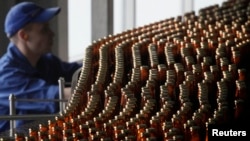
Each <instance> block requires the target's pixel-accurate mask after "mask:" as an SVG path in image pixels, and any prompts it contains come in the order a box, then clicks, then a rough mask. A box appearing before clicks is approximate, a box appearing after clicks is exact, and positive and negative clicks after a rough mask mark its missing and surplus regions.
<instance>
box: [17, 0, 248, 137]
mask: <svg viewBox="0 0 250 141" xmlns="http://www.w3.org/2000/svg"><path fill="white" fill-rule="evenodd" d="M249 10H250V3H249V2H248V1H247V0H229V1H226V2H224V3H223V4H222V6H221V7H219V6H218V5H212V6H209V7H205V8H203V9H200V11H199V14H198V15H195V13H194V12H190V13H186V14H185V15H184V17H183V18H182V17H180V16H178V17H176V18H169V19H165V20H162V21H159V22H155V23H151V24H149V25H145V26H142V27H138V28H135V29H131V30H127V31H124V32H122V33H120V34H117V35H112V36H107V37H104V38H102V39H99V40H97V41H94V42H93V43H92V45H90V46H89V47H88V48H87V49H86V55H85V59H84V67H83V69H82V71H81V74H80V76H79V80H78V83H77V85H76V87H75V88H74V92H73V95H72V98H71V99H70V101H69V103H68V105H67V107H66V110H65V111H64V112H63V113H61V114H60V115H59V116H56V117H55V119H52V120H49V121H48V123H46V124H40V125H39V126H38V128H36V129H33V128H30V129H29V134H27V135H23V134H16V140H25V136H26V140H33V139H44V140H45V139H50V140H93V141H94V140H114V141H116V140H117V141H118V140H138V141H139V140H181V141H183V140H185V141H190V140H191V141H196V140H201V141H202V140H205V139H206V136H207V126H208V125H209V124H224V123H230V122H240V121H245V120H246V119H247V118H246V109H247V103H248V102H249V101H248V96H247V93H248V89H247V85H248V84H247V70H248V68H247V66H246V65H247V61H246V60H247V59H246V58H247V55H248V54H249V53H250V51H249V45H250V40H249V35H250V28H249V25H250V24H249V21H248V20H249V19H248V18H249V17H250V15H249V14H250V11H249Z"/></svg>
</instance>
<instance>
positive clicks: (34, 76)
mask: <svg viewBox="0 0 250 141" xmlns="http://www.w3.org/2000/svg"><path fill="white" fill-rule="evenodd" d="M81 66H82V64H79V63H76V62H75V63H67V62H63V61H61V60H60V59H59V58H57V57H56V56H54V55H52V54H51V53H48V54H45V55H43V56H42V57H41V58H40V60H39V61H38V64H37V67H36V68H35V67H32V66H31V64H30V63H29V61H28V60H27V59H26V57H25V56H24V55H23V54H22V53H21V52H20V51H19V50H18V48H17V47H16V46H15V45H14V44H13V43H10V44H9V45H8V49H7V52H6V53H5V54H4V55H3V56H2V57H1V59H0V115H9V95H10V94H14V95H15V96H16V97H17V98H21V99H57V98H58V97H59V86H58V79H59V78H60V77H63V78H64V79H65V81H66V82H70V81H71V78H72V75H73V73H74V72H75V71H76V70H77V69H78V68H80V67H81ZM15 106H16V114H50V113H57V112H58V111H59V103H58V102H39V101H37V102H16V105H15ZM26 122H27V121H25V120H24V121H21V120H18V121H17V122H16V123H17V124H16V125H17V127H19V126H21V125H23V124H26ZM7 129H9V121H8V120H0V132H2V131H5V130H7Z"/></svg>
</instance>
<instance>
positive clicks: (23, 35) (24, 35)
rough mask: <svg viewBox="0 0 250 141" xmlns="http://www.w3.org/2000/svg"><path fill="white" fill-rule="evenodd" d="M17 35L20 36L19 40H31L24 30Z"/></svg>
mask: <svg viewBox="0 0 250 141" xmlns="http://www.w3.org/2000/svg"><path fill="white" fill-rule="evenodd" d="M17 35H18V38H20V39H22V40H25V41H27V40H28V38H29V35H28V34H27V33H26V32H25V31H24V30H23V29H20V30H19V31H18V32H17Z"/></svg>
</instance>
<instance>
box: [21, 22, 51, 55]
mask: <svg viewBox="0 0 250 141" xmlns="http://www.w3.org/2000/svg"><path fill="white" fill-rule="evenodd" d="M29 26H31V27H29V28H30V29H29V30H28V31H27V34H28V37H29V38H28V40H27V42H26V43H27V46H28V48H29V50H30V51H32V53H34V54H37V55H42V54H44V53H47V52H50V51H51V48H52V45H53V37H54V33H53V32H52V30H51V29H50V27H49V24H48V23H31V25H29Z"/></svg>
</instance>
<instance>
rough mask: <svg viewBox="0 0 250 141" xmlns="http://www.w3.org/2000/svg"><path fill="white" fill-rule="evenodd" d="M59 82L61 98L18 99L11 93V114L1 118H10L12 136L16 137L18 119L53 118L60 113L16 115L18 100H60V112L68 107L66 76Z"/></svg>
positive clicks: (0, 117) (0, 118)
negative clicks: (65, 97)
mask: <svg viewBox="0 0 250 141" xmlns="http://www.w3.org/2000/svg"><path fill="white" fill-rule="evenodd" d="M58 83H59V99H18V98H16V96H15V95H14V94H10V95H9V115H4V116H0V120H9V121H10V137H14V134H15V132H14V130H15V128H16V120H21V119H22V120H31V119H32V120H33V119H41V118H52V117H55V116H57V115H59V113H58V114H39V116H38V115H35V114H34V115H33V114H30V115H16V106H15V103H16V102H17V101H26V102H37V101H43V102H60V113H62V112H63V111H64V109H65V107H66V104H65V103H66V102H68V100H66V99H64V91H63V90H64V86H65V81H64V78H62V77H60V78H59V80H58Z"/></svg>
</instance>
